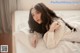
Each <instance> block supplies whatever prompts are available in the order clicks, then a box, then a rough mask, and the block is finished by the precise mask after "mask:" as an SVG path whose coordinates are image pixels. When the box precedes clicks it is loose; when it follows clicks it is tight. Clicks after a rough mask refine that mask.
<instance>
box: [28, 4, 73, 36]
mask: <svg viewBox="0 0 80 53" xmlns="http://www.w3.org/2000/svg"><path fill="white" fill-rule="evenodd" d="M34 8H35V9H36V10H37V11H39V12H41V20H42V23H41V24H38V23H37V22H35V21H34V19H33V17H32V14H31V11H32V9H33V8H31V9H30V13H29V21H28V23H29V27H30V32H34V31H36V32H38V33H41V34H42V35H44V33H46V32H47V31H48V30H49V28H50V27H49V26H50V25H51V23H52V22H53V20H54V19H55V18H56V19H59V18H60V17H58V16H57V15H56V14H55V13H54V12H53V11H52V10H51V9H49V8H48V7H46V6H45V5H44V4H43V3H38V4H36V5H35V6H34ZM61 20H62V21H63V22H64V23H65V25H66V26H68V27H69V28H70V29H71V30H72V29H73V27H71V26H70V25H69V24H68V23H66V22H65V21H64V20H63V19H61ZM46 26H47V28H48V29H46Z"/></svg>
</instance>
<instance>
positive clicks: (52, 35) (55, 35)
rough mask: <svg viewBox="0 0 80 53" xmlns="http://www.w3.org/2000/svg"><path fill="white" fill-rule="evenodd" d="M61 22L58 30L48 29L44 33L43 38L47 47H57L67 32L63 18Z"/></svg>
mask: <svg viewBox="0 0 80 53" xmlns="http://www.w3.org/2000/svg"><path fill="white" fill-rule="evenodd" d="M59 24H60V25H61V26H60V27H59V29H58V30H56V31H55V32H51V31H48V32H46V33H45V34H44V37H43V40H44V42H45V44H46V47H47V48H55V47H56V46H57V45H58V44H59V42H60V40H61V39H62V37H63V35H64V32H65V24H64V23H63V22H62V21H61V20H59Z"/></svg>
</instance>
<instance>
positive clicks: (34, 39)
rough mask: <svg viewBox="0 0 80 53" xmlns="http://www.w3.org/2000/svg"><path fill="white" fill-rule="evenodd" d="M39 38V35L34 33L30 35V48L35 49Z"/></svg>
mask: <svg viewBox="0 0 80 53" xmlns="http://www.w3.org/2000/svg"><path fill="white" fill-rule="evenodd" d="M40 38H41V35H40V34H39V33H37V32H34V33H32V34H31V38H30V43H31V45H32V47H34V48H35V47H36V46H37V43H38V40H39V39H40Z"/></svg>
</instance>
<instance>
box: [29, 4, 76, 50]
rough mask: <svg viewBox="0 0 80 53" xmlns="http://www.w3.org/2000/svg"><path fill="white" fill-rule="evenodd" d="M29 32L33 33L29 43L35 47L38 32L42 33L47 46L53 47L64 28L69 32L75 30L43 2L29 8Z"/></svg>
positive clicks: (60, 37)
mask: <svg viewBox="0 0 80 53" xmlns="http://www.w3.org/2000/svg"><path fill="white" fill-rule="evenodd" d="M28 23H29V27H30V32H31V33H34V34H33V37H32V38H31V44H32V46H33V47H36V44H37V43H38V39H39V36H38V35H39V34H41V35H42V37H43V40H44V42H45V44H46V47H47V48H55V47H56V46H57V45H58V43H59V42H60V40H61V39H62V37H63V36H65V34H66V33H65V32H66V29H68V30H69V32H71V31H73V32H76V31H77V30H76V28H75V27H72V26H70V25H69V24H68V23H66V22H65V21H64V20H63V19H62V18H60V17H58V16H57V15H56V14H55V13H54V12H53V11H52V10H50V9H49V8H48V7H46V6H45V5H44V4H43V3H38V4H36V5H35V6H34V7H33V8H31V9H30V14H29V21H28Z"/></svg>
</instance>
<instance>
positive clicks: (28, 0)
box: [18, 0, 80, 10]
mask: <svg viewBox="0 0 80 53" xmlns="http://www.w3.org/2000/svg"><path fill="white" fill-rule="evenodd" d="M51 1H69V2H71V1H73V2H80V0H18V9H19V10H29V9H30V8H31V7H32V5H35V4H36V3H39V2H43V3H44V4H45V5H47V6H48V7H49V8H51V9H54V10H72V9H73V10H79V9H80V3H79V4H53V3H50V2H51Z"/></svg>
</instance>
